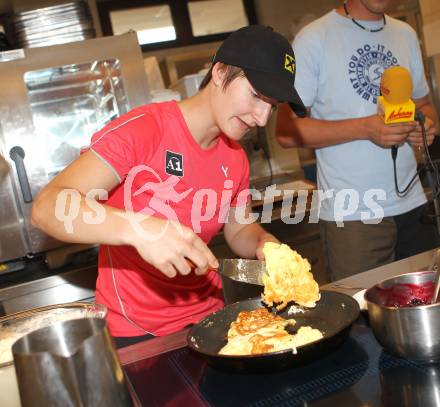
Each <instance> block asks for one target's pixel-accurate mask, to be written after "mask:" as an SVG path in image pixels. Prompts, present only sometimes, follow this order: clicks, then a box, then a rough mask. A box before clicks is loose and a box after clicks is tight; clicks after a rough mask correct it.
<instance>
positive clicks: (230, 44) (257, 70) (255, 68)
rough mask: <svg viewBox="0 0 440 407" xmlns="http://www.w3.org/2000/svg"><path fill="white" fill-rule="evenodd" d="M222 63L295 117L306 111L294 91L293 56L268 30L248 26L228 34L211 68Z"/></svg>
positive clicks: (278, 36) (287, 45)
mask: <svg viewBox="0 0 440 407" xmlns="http://www.w3.org/2000/svg"><path fill="white" fill-rule="evenodd" d="M216 62H223V63H225V64H228V65H233V66H237V67H239V68H241V69H243V72H244V73H245V75H246V78H247V79H248V81H249V82H250V83H251V85H252V86H253V87H254V88H255V90H257V91H258V92H259V93H261V94H262V95H264V96H266V97H269V98H272V99H275V100H277V101H279V102H288V103H289V105H290V107H291V108H292V110H293V111H294V112H295V113H296V115H298V116H299V117H304V116H306V114H307V110H306V108H305V107H304V104H303V102H302V100H301V98H300V97H299V95H298V93H297V92H296V90H295V87H294V83H295V55H294V53H293V50H292V47H291V46H290V44H289V42H288V41H287V40H286V38H284V37H283V36H282V35H281V34H279V33H277V32H275V31H273V29H272V28H271V27H264V26H261V25H250V26H247V27H243V28H240V29H239V30H237V31H234V32H233V33H231V34H230V35H229V36H228V37H227V38H226V40H225V41H224V42H223V43H222V45H220V48H219V49H218V51H217V53H216V54H215V56H214V60H213V64H214V63H216Z"/></svg>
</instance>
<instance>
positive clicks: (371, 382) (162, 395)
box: [125, 316, 440, 407]
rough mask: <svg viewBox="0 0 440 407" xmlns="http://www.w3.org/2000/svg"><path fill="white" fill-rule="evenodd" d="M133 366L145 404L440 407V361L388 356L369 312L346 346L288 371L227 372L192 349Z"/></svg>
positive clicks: (130, 375)
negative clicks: (210, 363) (426, 362)
mask: <svg viewBox="0 0 440 407" xmlns="http://www.w3.org/2000/svg"><path fill="white" fill-rule="evenodd" d="M125 371H126V373H127V376H128V378H129V380H130V382H131V384H132V385H133V387H134V390H135V392H136V394H137V396H138V398H139V401H140V402H141V404H142V405H143V406H158V407H159V406H160V407H163V406H167V407H181V406H183V407H197V406H214V407H235V406H255V407H269V406H283V407H287V406H289V407H294V406H302V407H304V406H308V407H320V406H336V407H342V406H350V407H361V406H369V407H373V406H396V407H402V406H411V407H412V406H440V364H423V363H419V362H415V361H411V360H407V359H401V358H398V357H395V356H392V355H390V354H388V353H386V352H385V351H384V350H383V349H382V347H381V346H380V345H379V344H378V342H377V341H376V339H375V338H374V336H373V334H372V332H371V330H370V328H369V327H368V325H367V323H366V321H365V320H364V317H362V316H361V317H360V318H359V319H358V321H356V322H355V324H354V325H353V328H352V330H351V333H350V336H349V337H348V339H347V340H346V341H345V342H344V343H343V344H342V345H341V346H340V347H339V348H338V349H336V350H334V351H332V352H331V353H329V354H327V355H326V356H325V357H323V358H321V359H319V360H316V361H314V362H312V363H309V364H307V365H305V366H301V367H293V368H289V369H288V370H285V371H282V372H275V373H273V372H272V373H265V374H261V373H260V374H242V373H240V374H239V373H228V372H224V371H220V370H217V369H215V368H212V367H210V366H208V365H207V364H206V362H205V361H203V360H201V359H200V358H199V357H198V356H197V355H194V354H193V353H192V352H191V351H190V350H189V349H188V348H186V347H185V348H181V349H178V350H175V351H172V352H168V353H164V354H162V355H159V356H155V357H153V358H150V359H146V360H143V361H139V362H135V363H132V364H130V365H127V366H125Z"/></svg>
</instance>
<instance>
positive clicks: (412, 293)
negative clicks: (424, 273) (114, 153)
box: [376, 281, 434, 308]
mask: <svg viewBox="0 0 440 407" xmlns="http://www.w3.org/2000/svg"><path fill="white" fill-rule="evenodd" d="M376 290H377V294H378V296H379V298H380V299H381V303H382V304H383V305H385V306H387V307H398V308H401V307H417V306H419V305H426V304H430V302H431V298H432V295H433V293H434V283H433V282H432V281H427V282H425V283H422V284H396V285H393V286H392V287H389V288H380V287H376Z"/></svg>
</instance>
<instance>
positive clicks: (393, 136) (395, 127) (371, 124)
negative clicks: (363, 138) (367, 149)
mask: <svg viewBox="0 0 440 407" xmlns="http://www.w3.org/2000/svg"><path fill="white" fill-rule="evenodd" d="M365 121H366V123H365V124H366V126H367V128H368V135H369V139H370V140H371V141H372V142H373V143H375V144H377V145H378V146H380V147H384V148H389V147H393V146H400V145H402V144H403V143H405V142H406V141H407V140H409V137H410V136H411V135H413V134H414V135H415V133H416V131H417V123H416V122H408V123H395V124H385V123H384V122H383V119H382V118H381V117H380V116H379V115H377V114H375V115H373V116H368V117H366V118H365ZM419 131H420V130H419ZM420 133H421V131H420ZM431 142H432V141H431Z"/></svg>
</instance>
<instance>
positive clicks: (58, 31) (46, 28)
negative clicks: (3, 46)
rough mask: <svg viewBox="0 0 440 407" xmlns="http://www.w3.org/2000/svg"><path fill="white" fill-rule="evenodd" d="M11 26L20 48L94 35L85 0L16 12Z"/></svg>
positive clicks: (64, 41)
mask: <svg viewBox="0 0 440 407" xmlns="http://www.w3.org/2000/svg"><path fill="white" fill-rule="evenodd" d="M13 25H14V29H15V34H16V39H17V45H18V46H19V47H22V48H30V47H43V46H48V45H56V44H63V43H67V42H73V41H82V40H85V39H88V38H94V37H95V36H96V33H95V29H94V28H93V20H92V17H91V14H90V11H89V8H88V5H87V3H86V2H85V1H74V2H70V3H65V4H61V5H57V6H51V7H45V8H40V9H36V10H30V11H25V12H21V13H17V14H15V15H14V17H13Z"/></svg>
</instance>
